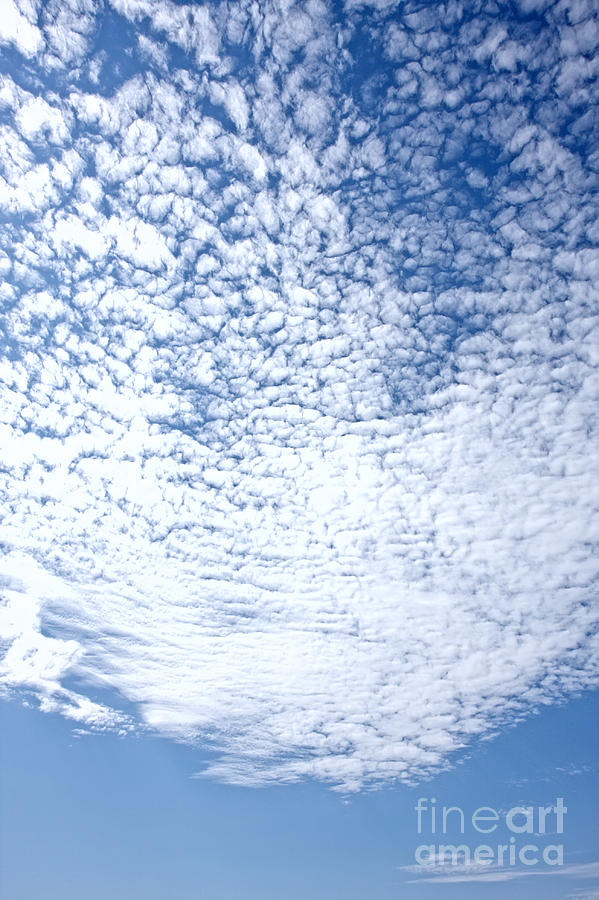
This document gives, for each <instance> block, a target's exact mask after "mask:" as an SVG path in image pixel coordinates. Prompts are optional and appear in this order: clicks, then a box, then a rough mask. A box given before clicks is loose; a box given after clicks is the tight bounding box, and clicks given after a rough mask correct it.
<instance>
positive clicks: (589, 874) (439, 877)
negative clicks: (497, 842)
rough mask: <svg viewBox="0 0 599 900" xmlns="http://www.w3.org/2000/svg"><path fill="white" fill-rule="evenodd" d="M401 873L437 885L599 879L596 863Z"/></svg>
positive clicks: (444, 868)
mask: <svg viewBox="0 0 599 900" xmlns="http://www.w3.org/2000/svg"><path fill="white" fill-rule="evenodd" d="M403 871H407V872H414V873H420V874H422V875H423V876H424V877H422V878H418V879H415V880H414V882H411V883H413V884H416V883H419V882H425V883H439V884H452V883H456V884H460V883H467V882H481V883H485V882H487V883H492V882H503V881H517V880H519V879H521V878H531V877H539V878H544V877H548V876H551V877H558V878H574V879H578V878H580V879H589V878H592V879H599V863H597V862H592V863H581V864H579V865H565V866H554V867H545V866H544V867H542V868H539V869H521V868H505V867H504V868H498V867H495V866H477V865H475V864H472V865H470V866H452V867H451V868H449V867H448V866H437V867H435V868H434V869H433V871H432V873H431V874H430V875H429V874H428V867H426V868H423V867H420V866H404V867H403ZM595 896H597V891H595V889H591V891H590V893H589V892H588V890H586V889H583V890H582V891H581V892H580V893H574V894H568V897H595Z"/></svg>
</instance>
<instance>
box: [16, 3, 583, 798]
mask: <svg viewBox="0 0 599 900" xmlns="http://www.w3.org/2000/svg"><path fill="white" fill-rule="evenodd" d="M0 41H1V42H2V43H3V44H4V45H5V54H4V56H5V60H6V63H5V66H4V74H3V75H2V81H1V83H0V113H1V119H0V128H1V140H0V170H1V171H0V208H1V211H2V214H3V216H4V218H5V226H4V228H3V231H2V233H1V237H0V240H1V244H0V247H1V249H0V254H1V255H0V271H1V272H2V285H1V287H0V293H1V297H0V299H1V302H2V328H3V332H4V335H5V337H4V340H3V347H2V351H3V354H4V355H3V358H2V360H1V361H0V380H1V390H2V394H1V398H2V399H1V411H2V424H1V425H0V429H1V444H2V447H3V453H2V460H3V466H2V474H1V478H2V480H1V482H0V484H1V487H0V492H1V493H0V496H1V497H2V501H3V506H4V509H5V512H6V515H5V518H4V519H3V521H2V524H1V525H0V540H1V541H2V545H3V548H4V559H3V561H2V563H1V564H0V571H1V572H2V574H3V578H4V582H5V584H6V591H5V599H4V601H3V606H2V607H0V635H1V636H2V640H3V645H4V649H5V655H4V660H3V663H2V678H3V680H4V683H5V684H6V685H7V686H9V687H11V688H23V687H25V688H28V689H29V690H31V691H33V692H35V693H36V694H37V695H38V696H39V697H40V699H41V701H42V704H43V705H44V708H47V709H60V710H61V711H62V712H64V714H65V715H70V716H72V717H73V718H75V719H76V720H77V721H78V722H80V723H81V724H82V725H83V726H84V727H93V728H103V727H116V728H120V729H128V728H135V727H143V726H149V727H151V728H153V729H157V730H158V731H159V732H161V733H163V734H167V735H171V736H173V737H174V738H175V739H179V740H186V741H192V742H197V743H199V744H203V745H208V746H210V747H211V748H213V749H214V750H215V751H216V753H217V757H216V761H215V762H214V763H213V764H212V765H211V767H210V769H209V773H210V774H212V775H215V776H217V777H220V778H223V779H226V780H229V781H234V782H240V783H265V782H269V781H272V780H295V779H299V778H303V777H314V778H318V779H323V780H327V781H330V782H332V783H333V784H335V785H340V786H342V787H343V788H344V789H347V790H351V789H358V788H360V787H361V786H362V785H364V784H367V783H372V782H378V781H384V780H387V779H391V778H401V779H414V778H417V777H419V776H421V775H423V774H425V773H427V772H430V771H434V770H435V769H437V768H438V767H440V766H443V765H445V764H446V762H447V760H448V758H449V757H450V754H452V753H453V752H454V751H459V750H460V749H461V748H464V747H465V746H466V745H467V744H468V742H469V741H471V740H472V739H473V738H474V737H476V736H480V735H485V734H487V733H488V732H489V731H490V730H493V729H495V728H497V727H499V726H501V725H502V724H504V723H506V722H508V721H514V720H516V719H517V718H518V717H520V716H521V715H523V714H525V713H526V711H527V710H529V709H530V708H531V707H534V706H536V705H539V704H543V703H548V702H551V701H553V700H555V699H556V698H559V697H561V696H563V695H564V694H567V693H569V692H573V691H577V690H580V689H582V688H584V687H588V686H592V685H596V684H597V674H598V671H597V659H598V655H597V633H598V630H597V623H598V618H599V616H598V612H597V606H596V603H595V602H594V601H595V600H596V587H597V575H598V569H599V563H598V561H597V560H598V556H597V543H598V514H597V505H598V503H597V494H598V491H597V477H596V455H597V450H598V449H599V447H598V442H597V393H598V386H599V374H598V366H597V364H598V361H599V349H598V348H599V327H598V320H597V287H596V285H597V278H598V277H599V249H598V247H597V243H598V241H597V239H598V237H599V226H598V224H597V223H598V222H599V210H598V203H597V196H598V181H599V149H598V144H597V125H598V122H599V114H598V111H597V101H596V97H597V96H598V95H599V94H598V90H597V88H598V85H597V78H598V71H599V55H598V53H597V46H598V45H599V19H598V18H597V14H596V10H595V9H594V5H593V4H590V3H586V2H583V0H580V2H557V3H550V2H544V0H522V2H521V3H520V4H519V7H518V14H517V15H516V14H515V13H514V9H513V6H512V5H511V4H510V5H508V4H499V11H498V6H497V4H486V3H472V4H468V10H465V9H464V8H463V7H462V6H461V5H460V4H456V3H453V2H447V3H445V4H441V5H437V4H435V5H434V6H433V5H427V4H424V5H423V4H420V3H415V2H406V3H403V4H401V5H399V4H397V3H395V2H389V0H377V2H373V0H370V2H353V0H352V2H349V0H348V2H346V4H345V8H344V9H343V10H341V9H340V8H339V5H338V4H336V5H335V6H334V7H333V6H329V5H327V4H325V3H323V2H320V0H309V2H307V3H297V4H294V3H292V2H288V0H285V2H283V0H281V2H277V3H275V2H272V3H269V2H264V3H260V4H253V3H250V2H245V0H242V2H235V3H226V2H224V3H215V4H210V5H208V6H205V7H203V6H197V5H195V4H193V5H189V6H185V5H181V4H175V3H171V2H163V0H112V3H111V5H106V6H105V5H100V4H95V3H93V2H91V0H69V2H60V3H58V2H49V3H39V2H38V3H36V2H35V0H14V2H13V0H11V2H10V4H9V6H8V8H7V12H6V14H4V15H3V17H2V21H0ZM100 688H106V689H109V690H111V691H117V692H118V693H119V694H120V695H121V696H122V697H123V698H126V700H127V701H128V703H129V704H133V707H132V708H133V709H135V710H136V713H135V715H132V716H131V717H128V716H126V715H125V714H124V713H122V712H118V711H116V710H114V709H111V708H109V707H107V706H104V705H102V703H100V702H98V701H97V693H96V692H97V691H98V690H99V689H100ZM94 697H95V698H96V699H94Z"/></svg>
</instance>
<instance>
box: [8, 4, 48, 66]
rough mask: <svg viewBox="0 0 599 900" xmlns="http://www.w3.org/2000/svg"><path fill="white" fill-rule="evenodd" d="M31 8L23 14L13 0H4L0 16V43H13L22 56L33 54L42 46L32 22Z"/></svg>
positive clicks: (40, 37) (40, 38)
mask: <svg viewBox="0 0 599 900" xmlns="http://www.w3.org/2000/svg"><path fill="white" fill-rule="evenodd" d="M32 19H33V20H34V21H35V16H34V13H33V10H32V11H30V13H29V16H27V15H25V14H24V13H23V12H22V11H21V9H19V7H18V6H17V4H16V3H15V0H5V2H4V4H3V7H2V16H1V17H0V43H2V44H14V46H15V47H16V48H17V50H19V52H20V53H22V54H23V55H24V56H29V57H31V56H34V55H35V54H36V53H38V52H39V51H40V50H41V49H42V47H43V43H44V42H43V38H42V35H41V32H40V30H39V28H38V27H37V25H35V24H34V21H32Z"/></svg>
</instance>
